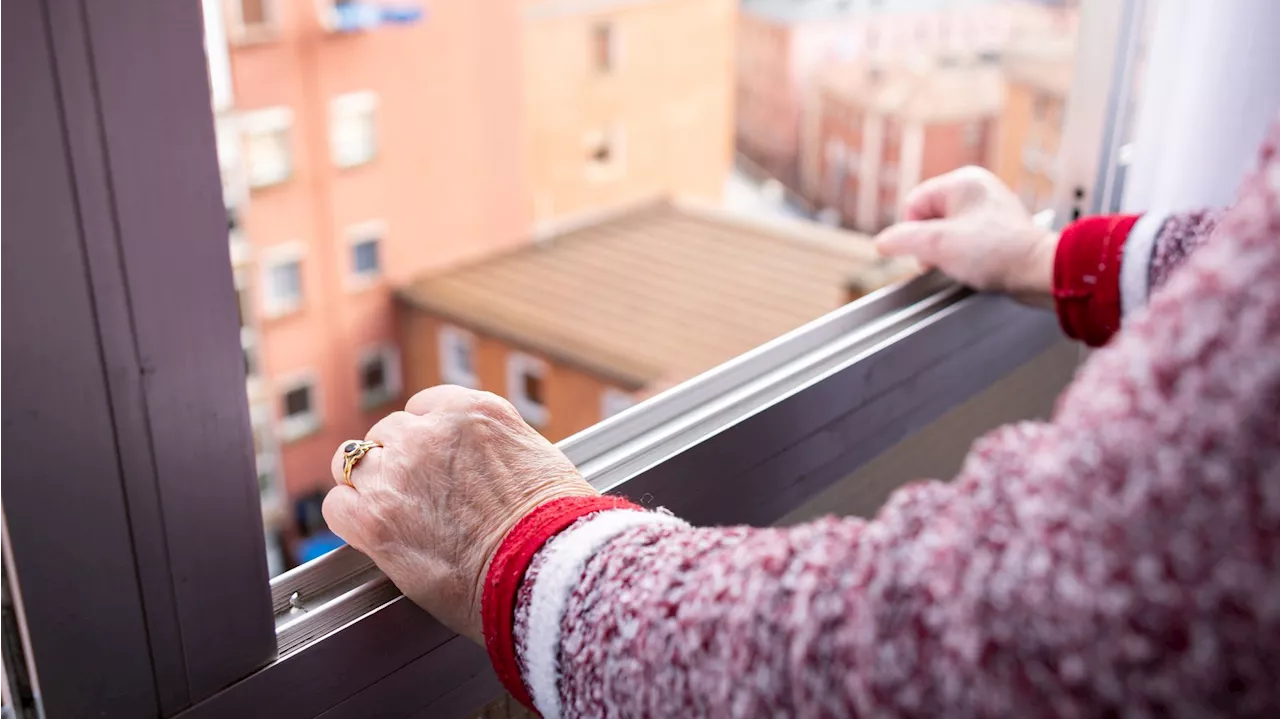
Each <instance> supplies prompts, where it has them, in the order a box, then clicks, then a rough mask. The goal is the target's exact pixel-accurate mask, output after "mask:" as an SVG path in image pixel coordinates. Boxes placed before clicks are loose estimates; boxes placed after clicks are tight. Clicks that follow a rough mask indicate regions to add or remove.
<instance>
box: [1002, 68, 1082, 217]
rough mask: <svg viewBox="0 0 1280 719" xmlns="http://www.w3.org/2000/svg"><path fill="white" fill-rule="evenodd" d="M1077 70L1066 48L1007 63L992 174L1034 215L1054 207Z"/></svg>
mask: <svg viewBox="0 0 1280 719" xmlns="http://www.w3.org/2000/svg"><path fill="white" fill-rule="evenodd" d="M1073 66H1074V58H1073V54H1072V51H1071V49H1070V48H1065V47H1064V48H1060V49H1058V50H1057V51H1047V50H1041V51H1039V52H1035V53H1016V54H1011V55H1009V56H1008V57H1007V58H1005V61H1004V78H1005V106H1004V110H1003V111H1002V112H1001V115H1000V130H999V133H998V138H997V141H996V153H995V157H994V164H993V165H992V170H993V171H994V172H995V173H996V174H997V175H999V177H1000V179H1001V180H1004V182H1005V184H1007V185H1008V186H1009V187H1010V188H1012V189H1013V191H1014V192H1016V193H1018V196H1019V197H1021V198H1022V201H1023V203H1024V204H1026V206H1027V209H1029V210H1032V211H1037V210H1042V209H1045V208H1047V207H1049V206H1050V204H1051V202H1052V197H1053V183H1054V170H1055V159H1056V158H1057V156H1058V147H1059V144H1060V143H1061V141H1062V121H1063V118H1064V116H1065V111H1066V101H1067V93H1068V92H1069V91H1070V89H1071V73H1072V68H1073Z"/></svg>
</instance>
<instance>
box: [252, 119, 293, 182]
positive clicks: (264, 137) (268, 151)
mask: <svg viewBox="0 0 1280 719" xmlns="http://www.w3.org/2000/svg"><path fill="white" fill-rule="evenodd" d="M241 128H242V129H243V131H244V136H245V164H246V165H247V173H248V182H249V187H250V188H254V189H257V188H262V187H270V186H271V185H278V184H280V183H281V182H284V181H285V180H287V179H289V176H290V175H291V174H293V153H292V150H291V148H290V141H291V140H290V138H291V135H292V128H293V111H292V110H290V109H289V108H287V107H276V108H271V109H268V110H257V111H254V112H248V113H245V114H244V115H243V116H241Z"/></svg>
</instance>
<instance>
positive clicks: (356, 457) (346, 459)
mask: <svg viewBox="0 0 1280 719" xmlns="http://www.w3.org/2000/svg"><path fill="white" fill-rule="evenodd" d="M381 446H382V445H381V444H379V443H377V442H369V441H367V440H359V439H349V440H347V441H346V442H343V443H342V481H343V482H345V483H346V485H347V486H348V487H350V488H352V489H355V488H356V486H355V485H354V484H352V483H351V470H353V469H355V466H356V462H359V461H360V460H362V459H364V456H365V455H366V454H368V453H369V450H371V449H373V448H374V447H381Z"/></svg>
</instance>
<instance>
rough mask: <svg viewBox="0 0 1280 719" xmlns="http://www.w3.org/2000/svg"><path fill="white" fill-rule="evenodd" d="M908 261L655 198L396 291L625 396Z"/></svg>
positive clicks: (817, 231) (688, 372)
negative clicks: (614, 386)
mask: <svg viewBox="0 0 1280 719" xmlns="http://www.w3.org/2000/svg"><path fill="white" fill-rule="evenodd" d="M913 269H914V267H913V265H911V264H906V263H901V262H889V261H885V260H883V259H881V258H880V257H879V256H878V255H877V254H876V251H875V249H874V248H873V247H872V245H871V242H870V241H869V239H868V238H866V237H865V236H863V235H858V234H854V233H849V232H842V231H836V230H830V229H827V228H823V227H818V226H813V225H807V224H801V223H798V222H792V221H785V220H770V221H761V220H750V219H742V218H737V217H733V216H730V215H728V214H726V213H725V212H724V211H722V210H712V209H709V208H701V207H696V206H693V205H689V204H687V203H682V202H669V201H653V202H648V203H645V204H643V205H638V206H634V207H631V208H629V209H627V210H624V211H620V212H616V213H614V214H613V215H612V216H605V217H597V218H595V219H593V220H590V221H587V222H582V223H579V224H577V225H576V226H573V227H570V228H567V229H565V230H563V231H562V232H560V233H559V234H556V235H554V236H552V237H550V238H549V239H545V240H541V241H539V242H536V243H534V244H532V245H529V246H526V247H523V248H521V249H519V250H516V251H513V252H510V253H507V254H504V255H499V256H497V257H492V258H488V259H485V260H483V261H480V262H477V263H474V264H471V265H467V266H463V267H459V268H457V269H454V270H451V271H446V272H443V273H440V274H435V275H431V276H428V277H424V278H422V279H420V280H418V281H417V282H415V283H413V284H412V285H411V286H409V287H407V288H405V289H404V290H402V291H401V293H400V294H401V299H402V301H404V302H405V303H407V304H408V305H409V306H411V307H416V308H418V309H421V310H425V311H427V312H430V313H432V314H435V315H439V316H442V317H444V318H446V319H448V320H449V321H452V322H456V323H457V324H459V325H462V326H464V327H469V328H471V329H474V330H476V331H478V332H481V333H484V334H489V335H492V336H495V337H498V338H500V339H503V340H504V341H506V342H509V343H510V344H513V345H515V346H518V347H524V348H526V349H529V350H531V351H535V352H539V353H541V354H544V355H545V356H548V357H550V358H552V359H555V360H558V361H562V362H566V363H568V364H571V365H574V366H577V367H580V368H582V369H585V370H587V371H590V372H593V373H595V374H598V375H600V376H603V377H606V378H609V379H611V380H614V381H617V382H619V383H620V384H622V385H624V386H627V387H630V388H632V389H640V388H644V387H649V388H654V387H661V386H665V385H666V384H668V383H674V382H678V381H681V380H684V379H687V378H689V377H692V376H694V375H696V374H699V373H701V372H703V371H705V370H707V369H710V368H712V367H714V366H716V365H718V364H720V363H722V362H724V361H726V360H729V359H731V358H733V357H736V356H737V355H740V354H742V353H743V352H746V351H747V350H750V349H752V348H754V347H757V346H759V345H761V344H763V343H764V342H767V341H769V340H771V339H774V338H775V337H778V336H780V335H782V334H784V333H786V332H788V331H790V330H792V329H795V328H796V327H799V326H800V325H802V324H804V323H806V322H808V321H810V320H812V319H815V318H817V317H819V316H821V315H823V314H825V313H827V312H829V311H831V310H833V309H835V308H837V307H839V306H840V305H842V304H844V300H845V297H846V289H845V288H846V287H847V286H849V285H850V284H854V285H858V286H861V287H871V288H875V287H880V286H883V285H885V284H889V283H890V282H892V281H894V280H896V279H899V278H902V277H905V276H907V275H908V274H910V273H911V272H912V271H913Z"/></svg>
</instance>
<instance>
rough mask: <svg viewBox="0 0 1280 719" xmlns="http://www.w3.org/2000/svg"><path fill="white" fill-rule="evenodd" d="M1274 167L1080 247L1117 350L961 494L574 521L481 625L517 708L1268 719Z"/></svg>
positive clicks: (1278, 443) (1277, 168)
mask: <svg viewBox="0 0 1280 719" xmlns="http://www.w3.org/2000/svg"><path fill="white" fill-rule="evenodd" d="M1277 139H1280V132H1273V134H1272V137H1271V139H1270V141H1269V143H1268V144H1267V145H1266V147H1265V148H1264V150H1263V153H1262V163H1261V167H1260V171H1259V172H1258V173H1256V174H1255V175H1253V176H1251V177H1250V178H1249V179H1248V180H1247V181H1246V183H1245V185H1244V187H1243V189H1242V191H1241V193H1240V196H1239V198H1238V200H1237V202H1236V204H1235V205H1234V206H1233V207H1232V208H1231V209H1230V210H1228V211H1227V212H1226V213H1225V214H1223V215H1222V216H1221V217H1220V218H1216V219H1215V218H1213V217H1209V216H1205V215H1202V214H1195V215H1184V216H1178V217H1174V218H1171V219H1164V218H1154V219H1153V218H1142V219H1140V220H1138V221H1137V223H1136V224H1135V223H1130V224H1135V226H1134V227H1133V229H1132V230H1131V231H1130V232H1129V237H1128V242H1127V243H1125V244H1126V245H1127V247H1126V248H1124V249H1119V248H1117V247H1114V246H1113V245H1114V244H1115V243H1111V244H1110V245H1109V244H1108V243H1107V242H1101V243H1095V245H1096V246H1111V247H1112V249H1109V250H1107V251H1108V252H1113V253H1115V259H1117V264H1120V262H1119V260H1120V258H1122V259H1123V262H1122V264H1123V267H1121V268H1120V269H1119V270H1118V271H1115V270H1114V268H1113V270H1112V271H1111V275H1110V276H1111V279H1110V280H1109V281H1111V282H1113V283H1116V284H1118V285H1121V286H1120V287H1119V288H1118V290H1117V291H1115V292H1113V293H1112V294H1113V295H1114V296H1115V297H1119V298H1120V300H1121V302H1120V303H1119V304H1120V305H1122V306H1123V313H1124V331H1123V332H1122V333H1119V334H1118V335H1116V336H1115V337H1114V338H1113V339H1112V341H1110V342H1109V343H1108V345H1107V346H1106V347H1105V348H1104V349H1101V350H1100V351H1098V352H1096V353H1094V355H1093V356H1092V357H1091V358H1090V359H1089V361H1088V362H1087V363H1086V364H1085V365H1084V366H1083V367H1082V368H1081V370H1080V372H1079V374H1078V376H1077V377H1076V379H1075V381H1074V382H1073V383H1072V385H1071V386H1070V387H1069V388H1068V389H1067V391H1066V393H1065V394H1064V396H1063V397H1062V398H1061V400H1060V401H1059V405H1058V407H1057V410H1056V412H1055V414H1054V417H1053V419H1052V421H1050V422H1023V423H1019V424H1015V425H1011V426H1007V427H1003V428H1001V429H998V430H996V431H994V432H992V433H990V434H989V435H987V436H986V437H984V438H982V439H981V440H979V441H978V442H977V443H975V445H974V447H973V449H972V451H971V452H970V454H969V456H968V458H967V460H966V461H965V463H964V467H963V469H962V470H961V472H960V474H959V475H958V476H957V477H956V478H955V479H954V480H953V481H951V482H947V483H943V482H920V483H915V484H911V485H908V486H905V487H903V488H901V489H899V490H898V491H897V492H896V493H894V495H893V496H892V497H891V498H890V499H889V501H888V503H887V504H886V505H885V507H884V508H883V509H882V510H881V511H880V513H879V514H878V515H877V516H876V517H875V518H874V519H871V520H862V519H856V518H844V519H835V518H830V519H824V520H821V521H818V522H814V523H812V524H808V525H803V526H798V527H792V528H786V529H757V528H750V527H727V528H724V527H719V528H696V527H691V526H688V525H687V524H685V523H683V522H681V521H679V520H678V519H676V518H674V517H671V516H670V515H665V514H661V513H654V512H641V511H635V510H633V509H627V508H621V509H609V508H605V509H603V511H591V508H587V510H582V509H579V510H575V512H574V513H573V514H572V515H571V516H569V517H567V518H566V519H565V520H564V522H563V523H564V524H567V525H568V526H567V528H565V529H562V530H557V531H555V532H552V533H551V534H548V535H547V536H549V537H550V539H549V541H546V539H547V537H542V538H540V539H538V540H537V545H536V547H535V548H536V553H534V550H533V549H530V550H529V555H530V556H531V561H529V562H526V564H527V567H528V569H527V571H525V572H524V573H523V582H520V580H519V579H518V578H517V579H516V580H515V584H511V578H510V577H507V578H506V581H507V583H508V584H511V586H512V589H511V593H512V595H513V596H514V600H513V606H512V607H511V611H510V613H509V614H508V615H507V616H506V618H505V620H494V619H493V616H498V615H500V614H501V612H499V614H498V615H491V614H490V613H489V612H488V606H486V632H487V633H491V630H492V629H493V627H492V626H491V624H492V623H493V622H495V621H511V619H512V617H514V627H513V632H511V636H512V638H513V639H512V641H513V647H512V650H513V653H514V663H513V666H514V669H511V670H510V671H508V675H512V676H514V672H515V671H518V677H519V679H518V680H516V685H515V687H514V689H515V691H516V693H517V694H521V693H525V692H527V694H528V696H531V698H532V701H533V703H534V704H535V705H536V707H537V709H538V710H539V711H540V712H541V713H542V714H543V715H544V716H546V717H557V716H652V717H685V716H740V717H755V716H762V717H772V716H922V717H937V716H993V715H1003V716H1010V715H1013V716H1078V717H1084V716H1089V717H1092V716H1107V715H1114V716H1119V715H1125V716H1135V717H1141V716H1150V717H1156V716H1195V717H1199V716H1208V715H1215V714H1216V715H1228V714H1229V715H1238V716H1246V715H1252V716H1273V717H1274V716H1280V157H1278V156H1277V153H1276V143H1277ZM1215 225H1216V227H1215ZM1112 226H1113V227H1114V226H1115V224H1114V223H1112ZM1143 233H1145V236H1144V234H1143ZM1113 239H1114V238H1113ZM1206 239H1207V242H1204V244H1203V246H1202V247H1200V248H1199V249H1197V250H1196V251H1195V252H1194V254H1193V255H1191V256H1190V257H1188V258H1187V260H1186V262H1185V263H1182V258H1183V257H1185V256H1187V255H1188V254H1190V249H1191V248H1192V247H1194V246H1196V245H1199V244H1200V243H1201V242H1202V241H1204V240H1206ZM1121 241H1123V238H1122V240H1121ZM1134 248H1138V249H1134ZM1067 251H1072V250H1070V249H1068V250H1067ZM1077 259H1078V258H1077ZM1063 261H1064V260H1063V258H1062V255H1061V252H1060V257H1059V262H1063ZM1134 263H1139V264H1137V265H1136V266H1135V265H1134ZM1086 264H1087V263H1086ZM1178 264H1181V265H1182V266H1181V267H1180V268H1179V269H1178V271H1177V272H1170V270H1171V268H1172V267H1173V266H1174V265H1178ZM1104 274H1105V273H1104ZM1166 278H1167V282H1166V281H1165V280H1166ZM1148 288H1157V289H1156V290H1155V291H1152V292H1151V293H1150V296H1149V302H1148V301H1147V300H1148V297H1147V296H1146V294H1147V289H1148ZM1112 304H1115V303H1114V302H1112ZM1144 304H1145V305H1146V306H1145V307H1143V306H1142V305H1144ZM1069 329H1070V328H1069ZM544 507H545V505H544ZM594 510H601V507H595V508H594ZM556 511H557V510H556V509H555V508H548V509H547V510H546V512H545V513H544V518H545V515H546V514H554V513H555V512H556ZM570 520H572V523H571V524H569V523H568V522H569V521H570ZM526 535H528V533H527V532H526ZM525 540H526V543H527V540H528V536H526V537H525ZM513 541H516V540H513V539H512V538H511V537H509V538H508V540H507V541H506V542H504V547H505V546H506V545H507V544H510V543H512V542H513ZM543 542H545V544H544V543H543ZM500 551H502V550H500ZM501 579H502V578H501V577H495V576H493V572H491V574H490V576H489V577H488V578H487V581H488V582H489V585H488V586H487V587H486V605H488V603H489V600H490V589H491V588H492V587H494V586H497V585H496V583H497V582H499V581H500V580H501ZM517 587H518V589H517ZM499 643H500V642H499ZM495 646H497V644H496V643H495V642H493V641H491V642H490V649H491V652H493V651H494V649H495ZM508 653H511V652H508ZM499 654H501V651H498V654H495V655H494V656H495V662H496V663H499V664H500V663H501V662H500V661H499V660H498V659H496V657H498V655H499ZM498 669H499V672H500V674H501V673H502V671H503V670H502V667H501V666H499V667H498Z"/></svg>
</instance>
